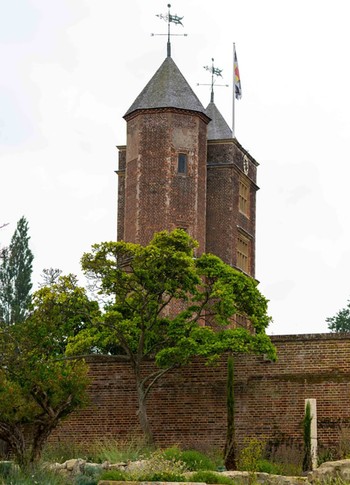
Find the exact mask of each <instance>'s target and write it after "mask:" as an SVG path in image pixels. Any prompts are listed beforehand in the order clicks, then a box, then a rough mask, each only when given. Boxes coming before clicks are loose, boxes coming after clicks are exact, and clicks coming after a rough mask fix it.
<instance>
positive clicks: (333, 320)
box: [326, 300, 350, 332]
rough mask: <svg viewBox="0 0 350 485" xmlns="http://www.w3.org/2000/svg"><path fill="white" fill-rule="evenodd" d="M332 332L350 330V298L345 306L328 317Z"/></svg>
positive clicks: (327, 320)
mask: <svg viewBox="0 0 350 485" xmlns="http://www.w3.org/2000/svg"><path fill="white" fill-rule="evenodd" d="M326 322H327V323H328V328H329V330H330V331H331V332H350V300H348V303H347V305H346V307H345V308H342V309H341V310H339V312H338V313H336V314H335V315H334V316H333V317H328V318H326Z"/></svg>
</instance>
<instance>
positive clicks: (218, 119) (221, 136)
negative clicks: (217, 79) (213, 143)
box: [205, 102, 232, 140]
mask: <svg viewBox="0 0 350 485" xmlns="http://www.w3.org/2000/svg"><path fill="white" fill-rule="evenodd" d="M205 112H206V114H207V116H209V118H211V122H210V123H209V125H208V135H207V138H208V140H226V139H228V138H232V130H231V128H230V127H229V126H228V124H227V123H226V121H225V120H224V117H223V116H222V114H221V113H220V111H219V110H218V109H217V107H216V105H215V103H213V102H210V103H209V104H208V107H207V109H206V111H205Z"/></svg>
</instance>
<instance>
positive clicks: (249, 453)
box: [237, 438, 265, 472]
mask: <svg viewBox="0 0 350 485" xmlns="http://www.w3.org/2000/svg"><path fill="white" fill-rule="evenodd" d="M245 443H246V446H245V447H244V448H243V449H242V450H241V451H240V453H239V458H238V462H237V468H238V470H243V471H247V472H256V471H258V464H259V462H260V461H261V460H262V458H263V450H264V447H265V446H264V443H262V442H261V441H260V440H258V439H257V438H251V439H248V440H245Z"/></svg>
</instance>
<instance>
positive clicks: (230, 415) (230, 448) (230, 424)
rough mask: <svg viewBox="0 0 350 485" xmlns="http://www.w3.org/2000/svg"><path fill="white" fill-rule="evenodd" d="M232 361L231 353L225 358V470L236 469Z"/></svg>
mask: <svg viewBox="0 0 350 485" xmlns="http://www.w3.org/2000/svg"><path fill="white" fill-rule="evenodd" d="M233 386H234V362H233V355H232V354H230V355H229V357H228V359H227V397H226V399H227V434H226V444H225V451H224V461H225V467H226V469H227V470H236V457H235V443H234V440H235V422H234V419H235V409H234V405H235V398H234V387H233Z"/></svg>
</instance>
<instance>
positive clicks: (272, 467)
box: [256, 458, 283, 475]
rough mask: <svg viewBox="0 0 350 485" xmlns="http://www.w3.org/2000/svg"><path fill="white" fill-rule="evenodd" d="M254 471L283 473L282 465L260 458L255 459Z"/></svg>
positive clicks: (273, 473) (272, 473) (274, 473)
mask: <svg viewBox="0 0 350 485" xmlns="http://www.w3.org/2000/svg"><path fill="white" fill-rule="evenodd" d="M256 471H257V472H263V473H270V474H271V475H283V465H280V464H279V463H273V462H271V461H268V460H265V459H264V458H262V459H260V460H258V461H257V466H256Z"/></svg>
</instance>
